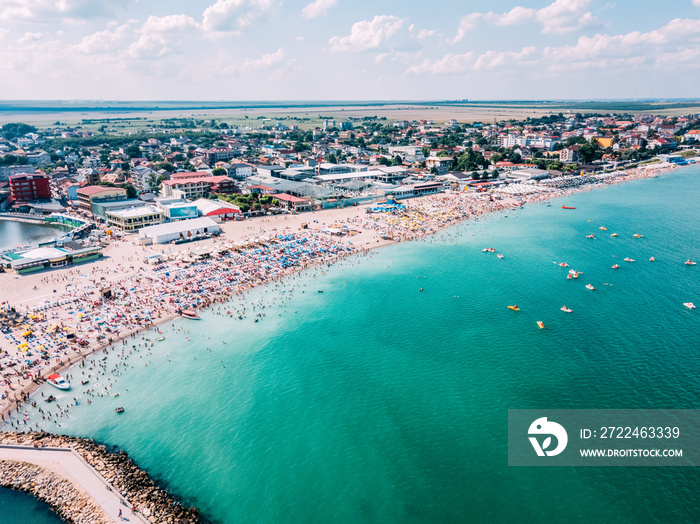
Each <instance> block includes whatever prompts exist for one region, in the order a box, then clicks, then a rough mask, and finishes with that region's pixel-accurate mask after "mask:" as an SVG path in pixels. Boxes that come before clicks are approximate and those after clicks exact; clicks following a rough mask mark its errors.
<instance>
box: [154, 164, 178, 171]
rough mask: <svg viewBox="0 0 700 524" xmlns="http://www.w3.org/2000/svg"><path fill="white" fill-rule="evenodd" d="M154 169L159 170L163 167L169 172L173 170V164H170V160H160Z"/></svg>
mask: <svg viewBox="0 0 700 524" xmlns="http://www.w3.org/2000/svg"><path fill="white" fill-rule="evenodd" d="M156 169H158V171H160V170H161V169H165V170H166V171H170V172H171V173H174V172H175V166H174V165H172V164H171V163H170V162H161V163H159V164H157V165H156Z"/></svg>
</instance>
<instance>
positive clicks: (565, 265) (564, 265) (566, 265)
mask: <svg viewBox="0 0 700 524" xmlns="http://www.w3.org/2000/svg"><path fill="white" fill-rule="evenodd" d="M559 265H560V266H561V267H569V264H567V263H566V262H562V263H561V264H559Z"/></svg>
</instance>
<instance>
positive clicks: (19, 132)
mask: <svg viewBox="0 0 700 524" xmlns="http://www.w3.org/2000/svg"><path fill="white" fill-rule="evenodd" d="M0 133H2V136H3V138H5V139H7V140H12V139H13V138H17V137H20V136H24V135H26V134H27V133H36V127H34V126H30V125H29V124H24V123H22V122H18V123H12V124H5V125H4V126H2V128H0Z"/></svg>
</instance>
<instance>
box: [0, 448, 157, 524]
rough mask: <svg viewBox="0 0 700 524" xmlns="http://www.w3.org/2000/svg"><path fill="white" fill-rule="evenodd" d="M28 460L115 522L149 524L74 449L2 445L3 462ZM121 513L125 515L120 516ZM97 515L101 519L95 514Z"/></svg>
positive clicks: (0, 461)
mask: <svg viewBox="0 0 700 524" xmlns="http://www.w3.org/2000/svg"><path fill="white" fill-rule="evenodd" d="M5 461H16V462H26V463H29V464H34V465H36V466H39V467H40V468H42V469H44V470H46V471H49V472H51V473H53V474H55V475H57V476H58V477H60V478H61V479H65V480H66V481H68V482H70V483H72V484H73V486H74V487H75V488H76V490H77V491H78V492H79V493H80V492H83V493H85V494H86V495H87V496H88V497H90V499H92V500H93V501H94V502H95V504H97V505H98V506H99V507H100V508H102V510H103V511H104V513H105V515H106V516H108V517H109V519H111V521H112V522H118V523H119V522H125V521H126V520H125V519H128V520H129V521H130V522H132V523H133V522H136V523H138V524H149V521H148V520H146V519H145V518H144V517H143V516H141V515H139V514H138V513H134V512H132V509H131V508H132V506H131V504H130V503H129V501H127V500H126V499H125V498H124V497H122V496H121V495H120V494H119V493H118V492H117V491H116V490H115V489H114V487H113V486H112V485H111V484H110V483H109V482H107V480H105V478H104V477H103V476H102V475H100V474H99V473H98V472H97V471H95V469H94V468H93V467H92V466H90V465H89V464H88V463H87V462H86V461H85V460H84V459H83V458H82V457H81V456H80V455H79V454H78V453H77V452H76V451H75V450H73V449H69V448H56V447H51V448H48V447H47V448H41V447H36V448H35V447H30V446H13V445H5V444H0V463H2V462H5ZM120 511H121V515H122V517H124V518H121V517H120V516H119V514H120ZM95 518H98V516H97V515H95Z"/></svg>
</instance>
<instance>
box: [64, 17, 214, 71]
mask: <svg viewBox="0 0 700 524" xmlns="http://www.w3.org/2000/svg"><path fill="white" fill-rule="evenodd" d="M107 25H108V29H105V30H103V31H97V32H95V33H92V34H90V35H86V36H84V37H83V39H82V40H81V41H80V43H79V44H77V45H74V46H71V47H70V50H72V51H74V52H76V53H80V54H83V55H90V56H92V57H93V59H94V60H95V61H97V62H106V61H108V60H114V59H120V58H121V59H124V60H127V59H153V58H162V57H164V56H166V55H169V54H172V53H180V52H182V43H181V40H182V37H183V35H182V34H180V33H185V35H184V36H186V35H189V34H190V33H191V32H192V30H195V31H198V30H199V29H201V26H200V24H198V23H197V22H195V21H194V20H193V19H192V18H190V17H189V16H185V15H169V16H163V17H158V16H150V17H149V18H148V19H147V20H146V21H145V22H144V23H143V24H142V25H140V26H139V25H138V21H136V20H129V21H128V22H127V23H125V24H122V25H117V26H115V25H114V24H113V23H109V24H107Z"/></svg>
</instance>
